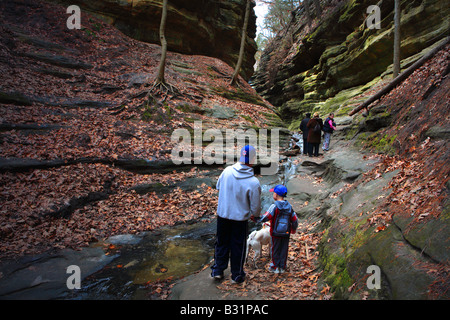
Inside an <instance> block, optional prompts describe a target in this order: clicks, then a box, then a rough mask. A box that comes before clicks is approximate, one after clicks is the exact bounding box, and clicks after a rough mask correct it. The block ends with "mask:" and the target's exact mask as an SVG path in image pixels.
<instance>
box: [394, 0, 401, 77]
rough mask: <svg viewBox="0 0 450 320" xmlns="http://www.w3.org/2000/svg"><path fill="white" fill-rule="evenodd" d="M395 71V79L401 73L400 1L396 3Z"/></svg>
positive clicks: (396, 0)
mask: <svg viewBox="0 0 450 320" xmlns="http://www.w3.org/2000/svg"><path fill="white" fill-rule="evenodd" d="M394 6H395V10H394V63H393V64H394V66H393V68H394V70H393V77H394V78H396V77H397V76H398V74H399V73H400V14H401V12H400V0H395V1H394Z"/></svg>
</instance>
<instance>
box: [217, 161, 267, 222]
mask: <svg viewBox="0 0 450 320" xmlns="http://www.w3.org/2000/svg"><path fill="white" fill-rule="evenodd" d="M216 188H217V189H218V190H219V203H218V205H217V215H218V216H219V217H222V218H226V219H230V220H237V221H244V220H248V219H249V218H250V216H251V215H253V216H255V217H259V216H260V214H261V186H260V184H259V180H258V179H257V178H256V177H255V176H254V173H253V168H251V167H249V166H246V165H245V164H242V163H240V162H238V163H235V164H234V165H232V166H229V167H227V168H225V170H224V171H223V172H222V174H221V175H220V177H219V180H218V181H217V186H216Z"/></svg>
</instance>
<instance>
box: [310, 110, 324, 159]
mask: <svg viewBox="0 0 450 320" xmlns="http://www.w3.org/2000/svg"><path fill="white" fill-rule="evenodd" d="M317 124H318V125H319V127H320V130H317V131H316V130H315V128H316V125H317ZM306 127H307V128H308V129H309V130H308V155H309V156H310V157H312V156H313V155H314V156H315V157H318V156H319V145H320V139H321V136H322V129H323V121H322V119H320V118H319V113H318V112H315V113H314V117H313V118H312V119H311V120H309V121H308V124H307V125H306ZM317 129H318V127H317Z"/></svg>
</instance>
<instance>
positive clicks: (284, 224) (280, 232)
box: [272, 208, 291, 237]
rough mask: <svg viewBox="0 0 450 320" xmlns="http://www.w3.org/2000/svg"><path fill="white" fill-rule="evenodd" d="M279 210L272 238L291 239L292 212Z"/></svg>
mask: <svg viewBox="0 0 450 320" xmlns="http://www.w3.org/2000/svg"><path fill="white" fill-rule="evenodd" d="M276 210H278V215H277V216H276V219H275V222H274V225H273V229H272V236H275V237H289V233H290V232H291V210H289V211H288V210H280V209H279V208H276Z"/></svg>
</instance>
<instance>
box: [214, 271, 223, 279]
mask: <svg viewBox="0 0 450 320" xmlns="http://www.w3.org/2000/svg"><path fill="white" fill-rule="evenodd" d="M211 277H212V278H214V280H222V279H223V274H216V275H213V274H212V273H211Z"/></svg>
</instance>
